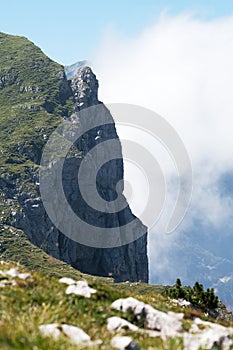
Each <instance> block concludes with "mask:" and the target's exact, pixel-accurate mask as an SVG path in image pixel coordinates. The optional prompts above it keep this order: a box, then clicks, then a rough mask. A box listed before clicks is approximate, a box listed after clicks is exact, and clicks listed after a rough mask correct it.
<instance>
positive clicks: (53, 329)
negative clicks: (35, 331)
mask: <svg viewBox="0 0 233 350" xmlns="http://www.w3.org/2000/svg"><path fill="white" fill-rule="evenodd" d="M39 331H40V333H41V335H42V336H44V337H53V338H54V339H58V338H59V337H60V336H61V335H64V336H66V337H67V338H69V340H70V341H71V343H73V344H76V345H78V344H85V345H87V346H95V345H100V344H101V343H102V340H95V341H91V338H90V337H89V335H88V334H87V333H85V332H84V331H83V330H82V329H81V328H79V327H76V326H71V325H68V324H62V325H59V324H58V323H51V324H44V325H41V326H39Z"/></svg>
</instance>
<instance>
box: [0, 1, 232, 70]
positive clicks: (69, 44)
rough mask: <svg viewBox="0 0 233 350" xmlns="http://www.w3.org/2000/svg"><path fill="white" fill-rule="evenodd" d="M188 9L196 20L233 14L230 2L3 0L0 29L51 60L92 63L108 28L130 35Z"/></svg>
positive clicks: (66, 62) (65, 62)
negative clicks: (165, 15)
mask: <svg viewBox="0 0 233 350" xmlns="http://www.w3.org/2000/svg"><path fill="white" fill-rule="evenodd" d="M163 11H168V12H169V13H170V14H179V13H180V12H184V11H191V12H193V13H194V15H195V16H196V17H199V18H201V19H206V20H209V19H213V18H216V17H221V16H226V15H230V14H233V2H232V1H231V0H229V1H227V0H226V1H224V0H223V1H219V0H212V1H201V0H196V1H184V0H174V1H171V0H167V1H166V0H165V1H161V0H158V1H155V0H145V1H142V0H140V1H139V0H135V1H133V0H127V1H126V0H117V1H107V0H100V1H94V0H92V1H91V0H89V1H79V0H67V1H53V0H50V1H48V0H40V1H38V0H36V1H31V0H21V1H17V0H8V1H5V0H4V1H2V2H1V27H0V30H1V31H3V32H6V33H9V34H17V35H24V36H26V37H28V38H29V39H30V40H31V41H33V42H34V43H35V44H37V45H38V46H40V47H41V48H42V50H43V51H44V52H45V53H46V54H47V55H48V56H50V57H51V58H52V59H54V60H56V61H58V62H60V63H62V64H71V63H73V62H76V61H78V60H82V59H89V60H92V58H93V56H94V55H95V52H96V50H97V48H98V47H99V45H100V43H101V41H102V38H103V36H104V34H105V33H106V32H107V31H108V29H109V28H115V29H116V30H117V32H119V33H121V34H122V35H126V36H134V35H137V34H138V33H140V31H142V30H143V29H144V28H145V27H147V26H149V25H150V24H151V23H153V22H154V21H155V19H156V18H157V17H158V16H159V15H160V13H161V12H163Z"/></svg>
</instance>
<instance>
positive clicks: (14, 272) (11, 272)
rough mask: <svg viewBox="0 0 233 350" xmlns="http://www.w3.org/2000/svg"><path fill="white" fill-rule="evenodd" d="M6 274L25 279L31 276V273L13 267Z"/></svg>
mask: <svg viewBox="0 0 233 350" xmlns="http://www.w3.org/2000/svg"><path fill="white" fill-rule="evenodd" d="M6 275H8V276H11V277H18V278H20V279H23V280H25V279H26V278H28V277H30V276H31V275H30V273H20V272H19V271H18V270H17V269H15V268H12V269H10V270H8V271H6Z"/></svg>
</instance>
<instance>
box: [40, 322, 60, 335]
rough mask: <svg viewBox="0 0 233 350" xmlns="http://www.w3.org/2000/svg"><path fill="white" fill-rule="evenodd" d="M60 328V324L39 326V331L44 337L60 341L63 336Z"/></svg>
mask: <svg viewBox="0 0 233 350" xmlns="http://www.w3.org/2000/svg"><path fill="white" fill-rule="evenodd" d="M58 327H59V325H58V323H49V324H42V325H41V326H39V331H40V333H41V335H42V336H43V337H52V338H54V339H58V338H59V336H60V334H61V331H60V329H59V328H58Z"/></svg>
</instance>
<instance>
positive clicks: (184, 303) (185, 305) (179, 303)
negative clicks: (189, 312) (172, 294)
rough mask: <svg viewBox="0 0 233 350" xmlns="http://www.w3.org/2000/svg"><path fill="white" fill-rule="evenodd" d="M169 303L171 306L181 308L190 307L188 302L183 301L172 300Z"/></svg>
mask: <svg viewBox="0 0 233 350" xmlns="http://www.w3.org/2000/svg"><path fill="white" fill-rule="evenodd" d="M171 301H172V303H173V304H175V305H177V306H181V307H188V306H190V305H191V303H190V301H187V300H185V299H172V300H171Z"/></svg>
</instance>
